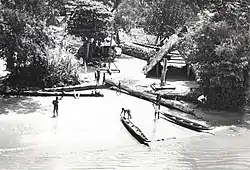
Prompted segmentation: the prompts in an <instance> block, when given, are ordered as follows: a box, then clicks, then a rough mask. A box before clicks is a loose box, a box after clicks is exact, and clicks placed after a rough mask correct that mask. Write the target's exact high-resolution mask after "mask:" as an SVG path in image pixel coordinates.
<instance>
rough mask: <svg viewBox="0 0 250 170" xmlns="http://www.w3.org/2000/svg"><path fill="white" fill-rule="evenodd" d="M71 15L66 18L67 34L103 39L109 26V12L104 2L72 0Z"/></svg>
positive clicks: (86, 38)
mask: <svg viewBox="0 0 250 170" xmlns="http://www.w3.org/2000/svg"><path fill="white" fill-rule="evenodd" d="M71 10H72V11H71V16H70V18H69V20H68V27H67V28H68V32H69V34H72V35H75V36H79V37H82V39H83V40H90V39H91V38H93V39H95V40H98V39H99V40H103V39H104V38H105V37H107V30H108V28H109V27H110V26H111V25H110V24H111V17H112V15H111V13H110V11H109V8H107V6H106V5H104V3H101V2H98V1H79V2H72V9H71Z"/></svg>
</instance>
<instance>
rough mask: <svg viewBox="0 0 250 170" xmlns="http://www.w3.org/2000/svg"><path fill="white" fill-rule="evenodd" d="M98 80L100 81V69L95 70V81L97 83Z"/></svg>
mask: <svg viewBox="0 0 250 170" xmlns="http://www.w3.org/2000/svg"><path fill="white" fill-rule="evenodd" d="M99 81H100V71H99V70H97V71H96V83H97V84H98V85H99Z"/></svg>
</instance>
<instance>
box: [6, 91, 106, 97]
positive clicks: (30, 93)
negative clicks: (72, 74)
mask: <svg viewBox="0 0 250 170" xmlns="http://www.w3.org/2000/svg"><path fill="white" fill-rule="evenodd" d="M2 94H3V95H7V96H8V95H10V96H62V93H61V92H42V91H21V92H6V93H2ZM63 96H72V97H74V96H75V94H74V93H65V94H64V95H63ZM79 97H103V94H100V93H82V94H79Z"/></svg>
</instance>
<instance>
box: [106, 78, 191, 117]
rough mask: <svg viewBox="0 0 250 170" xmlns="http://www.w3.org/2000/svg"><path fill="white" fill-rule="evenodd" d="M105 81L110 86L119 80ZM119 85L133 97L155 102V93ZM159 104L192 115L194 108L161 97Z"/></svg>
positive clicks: (117, 84)
mask: <svg viewBox="0 0 250 170" xmlns="http://www.w3.org/2000/svg"><path fill="white" fill-rule="evenodd" d="M105 82H106V84H108V85H110V86H116V87H119V81H116V80H114V79H112V80H111V79H106V81H105ZM120 87H121V89H122V90H125V91H127V92H128V94H129V95H131V96H135V97H138V98H141V99H144V100H147V101H149V102H154V103H155V102H156V95H153V94H149V93H146V92H142V91H138V90H134V89H132V88H130V87H128V86H126V85H122V84H120ZM160 104H161V105H163V106H165V107H169V108H172V109H176V110H179V111H182V112H185V113H188V114H192V115H194V110H193V109H191V108H188V107H187V106H186V105H184V104H182V103H181V102H179V101H174V100H167V99H162V98H161V101H160Z"/></svg>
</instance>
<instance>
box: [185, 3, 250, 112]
mask: <svg viewBox="0 0 250 170" xmlns="http://www.w3.org/2000/svg"><path fill="white" fill-rule="evenodd" d="M209 7H210V8H207V9H209V10H210V11H211V12H213V15H212V17H211V18H210V20H208V21H207V22H205V23H204V24H203V26H202V27H201V28H200V29H198V30H195V32H194V33H193V34H192V36H191V37H189V38H188V39H187V40H186V41H185V42H184V43H183V44H182V50H183V51H184V53H185V54H186V55H187V58H188V59H189V60H190V62H191V63H192V64H194V65H197V73H198V77H199V79H198V82H199V83H200V85H201V87H202V89H203V93H204V94H205V95H206V96H207V102H206V104H207V105H209V106H211V107H215V108H220V109H237V108H239V107H240V106H241V105H242V104H244V102H245V101H246V90H247V89H248V85H249V84H248V72H249V62H248V61H249V54H250V52H249V44H250V36H249V6H247V5H246V4H245V3H243V1H229V0H228V1H221V3H220V4H219V5H218V3H217V4H216V5H215V4H214V3H213V4H210V6H209ZM221 8H223V10H221Z"/></svg>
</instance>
